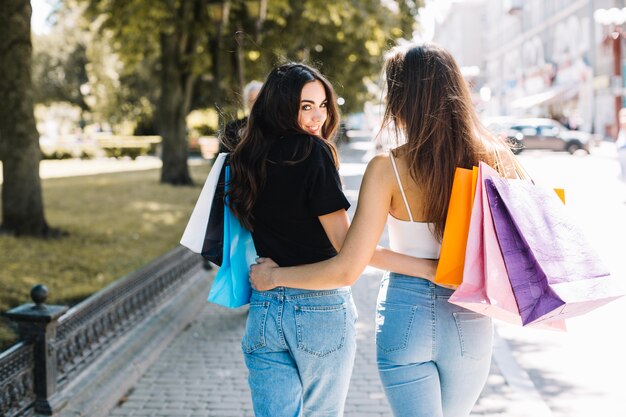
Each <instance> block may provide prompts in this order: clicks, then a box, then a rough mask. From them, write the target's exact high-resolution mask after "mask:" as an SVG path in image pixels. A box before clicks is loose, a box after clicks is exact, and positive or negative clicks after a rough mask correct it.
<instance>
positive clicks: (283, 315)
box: [241, 287, 357, 417]
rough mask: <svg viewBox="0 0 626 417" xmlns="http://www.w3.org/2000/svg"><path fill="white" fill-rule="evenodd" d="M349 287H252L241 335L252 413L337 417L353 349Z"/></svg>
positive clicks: (279, 416) (265, 416)
mask: <svg viewBox="0 0 626 417" xmlns="http://www.w3.org/2000/svg"><path fill="white" fill-rule="evenodd" d="M356 318H357V314H356V307H355V305H354V301H353V299H352V292H351V291H350V288H348V287H346V288H339V289H335V290H325V291H309V290H299V289H293V288H284V287H278V288H275V289H273V290H270V291H263V292H259V291H254V290H253V292H252V298H251V301H250V310H249V313H248V320H247V322H246V330H245V333H244V336H243V340H242V341H241V347H242V350H243V353H244V359H245V362H246V366H247V367H248V371H249V376H248V383H249V385H250V391H251V393H252V404H253V407H254V415H255V416H256V417H300V416H302V417H340V416H342V415H343V409H344V404H345V400H346V396H347V394H348V386H349V383H350V376H351V375H352V367H353V365H354V355H355V351H356V326H355V324H356Z"/></svg>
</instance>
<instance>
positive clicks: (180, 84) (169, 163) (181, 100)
mask: <svg viewBox="0 0 626 417" xmlns="http://www.w3.org/2000/svg"><path fill="white" fill-rule="evenodd" d="M179 37H180V35H179V34H177V33H176V32H174V33H173V34H162V35H161V97H160V99H159V109H158V115H159V131H160V134H161V137H162V138H163V155H162V157H161V158H162V160H163V167H162V168H161V182H162V183H167V184H174V185H191V184H193V181H192V179H191V176H190V175H189V167H188V166H187V157H188V152H189V151H188V144H187V122H186V119H185V118H186V116H187V113H188V107H189V104H188V103H189V96H190V94H191V93H190V91H187V90H188V88H187V85H188V84H189V82H190V77H191V75H190V74H189V73H186V71H185V69H184V68H183V67H182V63H181V52H180V49H179Z"/></svg>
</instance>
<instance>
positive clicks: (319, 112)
mask: <svg viewBox="0 0 626 417" xmlns="http://www.w3.org/2000/svg"><path fill="white" fill-rule="evenodd" d="M311 118H312V119H313V120H314V121H316V122H318V121H320V120H323V119H324V113H323V112H322V109H320V108H317V109H315V111H314V112H313V116H312V117H311Z"/></svg>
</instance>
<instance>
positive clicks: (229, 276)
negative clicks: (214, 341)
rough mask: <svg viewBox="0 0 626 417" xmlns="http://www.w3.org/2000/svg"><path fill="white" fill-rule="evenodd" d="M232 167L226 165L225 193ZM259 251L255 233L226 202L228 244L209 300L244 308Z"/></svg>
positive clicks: (225, 224)
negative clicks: (253, 233)
mask: <svg viewBox="0 0 626 417" xmlns="http://www.w3.org/2000/svg"><path fill="white" fill-rule="evenodd" d="M229 181H230V167H229V166H227V167H226V168H225V186H224V192H226V191H228V182H229ZM256 258H257V253H256V249H255V247H254V242H253V241H252V234H251V233H250V231H249V230H247V229H246V228H244V227H243V226H242V225H241V223H239V220H237V217H235V216H234V215H233V213H232V212H231V211H230V208H229V207H228V204H227V202H226V201H225V202H224V246H223V258H222V266H221V267H220V269H219V270H218V271H217V275H216V276H215V279H214V280H213V284H212V285H211V291H210V292H209V301H210V302H212V303H215V304H219V305H222V306H224V307H230V308H235V307H241V306H243V305H246V304H248V303H249V302H250V293H251V291H252V290H251V287H250V281H249V279H248V276H249V272H250V265H251V264H253V263H255V262H256Z"/></svg>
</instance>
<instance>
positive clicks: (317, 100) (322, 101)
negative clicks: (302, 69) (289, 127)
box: [298, 80, 328, 136]
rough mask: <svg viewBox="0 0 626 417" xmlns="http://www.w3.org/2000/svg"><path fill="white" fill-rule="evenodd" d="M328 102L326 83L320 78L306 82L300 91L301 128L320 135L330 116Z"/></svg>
mask: <svg viewBox="0 0 626 417" xmlns="http://www.w3.org/2000/svg"><path fill="white" fill-rule="evenodd" d="M327 104H328V99H327V98H326V90H325V89H324V85H323V84H322V83H321V82H320V81H318V80H315V81H311V82H309V83H306V84H305V85H304V87H302V93H300V111H298V125H299V126H300V128H302V129H303V130H304V131H305V132H308V133H310V134H312V135H316V136H320V135H321V133H322V126H324V122H325V121H326V117H327V116H328V109H327V107H328V106H327Z"/></svg>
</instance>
